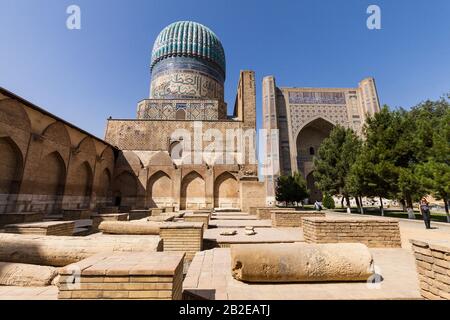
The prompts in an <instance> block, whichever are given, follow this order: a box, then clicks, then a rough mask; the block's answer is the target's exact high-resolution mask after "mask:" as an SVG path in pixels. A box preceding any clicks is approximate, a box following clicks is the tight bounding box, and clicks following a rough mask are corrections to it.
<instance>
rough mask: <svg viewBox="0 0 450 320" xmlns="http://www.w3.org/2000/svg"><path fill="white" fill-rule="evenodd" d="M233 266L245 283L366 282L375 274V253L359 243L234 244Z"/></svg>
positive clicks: (234, 272)
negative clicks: (372, 253)
mask: <svg viewBox="0 0 450 320" xmlns="http://www.w3.org/2000/svg"><path fill="white" fill-rule="evenodd" d="M231 268H232V275H233V277H234V278H235V279H237V280H241V281H246V282H325V281H366V280H367V279H368V278H369V277H370V276H372V275H373V273H374V265H373V259H372V255H371V253H370V252H369V250H368V248H367V247H366V246H365V245H363V244H359V243H340V244H307V243H292V244H249V245H247V244H240V245H232V246H231Z"/></svg>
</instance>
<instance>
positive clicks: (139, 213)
mask: <svg viewBox="0 0 450 320" xmlns="http://www.w3.org/2000/svg"><path fill="white" fill-rule="evenodd" d="M151 213H152V211H151V209H138V210H130V211H129V212H128V220H140V219H143V218H147V217H149V216H150V215H151Z"/></svg>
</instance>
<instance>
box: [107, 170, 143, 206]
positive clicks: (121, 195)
mask: <svg viewBox="0 0 450 320" xmlns="http://www.w3.org/2000/svg"><path fill="white" fill-rule="evenodd" d="M113 193H114V205H115V206H134V205H135V203H136V200H137V180H136V176H135V175H134V174H132V173H131V172H129V171H125V172H122V173H121V174H120V175H118V176H117V177H116V178H115V179H114V186H113Z"/></svg>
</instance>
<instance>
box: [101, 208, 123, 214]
mask: <svg viewBox="0 0 450 320" xmlns="http://www.w3.org/2000/svg"><path fill="white" fill-rule="evenodd" d="M97 212H98V213H99V214H103V213H118V212H119V207H101V208H98V209H97Z"/></svg>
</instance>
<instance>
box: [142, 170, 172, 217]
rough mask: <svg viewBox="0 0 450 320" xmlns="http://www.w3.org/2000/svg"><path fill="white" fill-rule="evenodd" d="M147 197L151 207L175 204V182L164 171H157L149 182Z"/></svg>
mask: <svg viewBox="0 0 450 320" xmlns="http://www.w3.org/2000/svg"><path fill="white" fill-rule="evenodd" d="M147 199H148V206H149V207H152V208H154V207H165V206H171V205H172V204H173V183H172V179H171V177H170V176H169V175H168V174H167V173H166V172H164V171H162V170H159V171H157V172H155V173H154V174H153V175H152V176H151V177H150V179H148V183H147Z"/></svg>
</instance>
